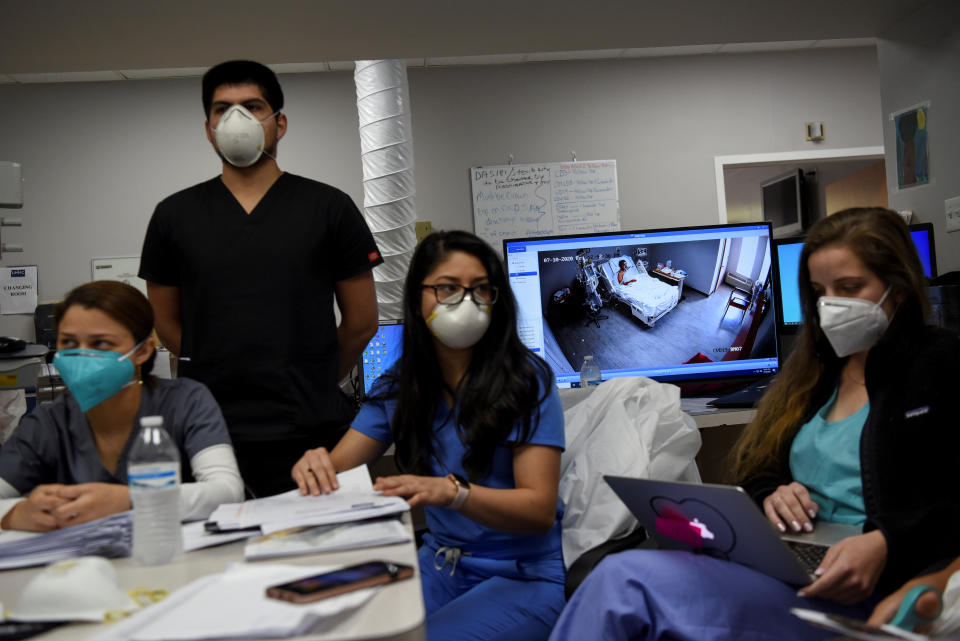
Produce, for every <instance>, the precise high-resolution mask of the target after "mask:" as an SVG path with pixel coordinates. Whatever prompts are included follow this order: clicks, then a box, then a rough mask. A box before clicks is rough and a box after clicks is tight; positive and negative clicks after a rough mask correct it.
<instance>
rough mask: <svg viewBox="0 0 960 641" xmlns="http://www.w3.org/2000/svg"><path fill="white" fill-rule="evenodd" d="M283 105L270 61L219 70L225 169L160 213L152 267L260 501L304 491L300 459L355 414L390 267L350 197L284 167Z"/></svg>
mask: <svg viewBox="0 0 960 641" xmlns="http://www.w3.org/2000/svg"><path fill="white" fill-rule="evenodd" d="M282 108H283V91H282V90H281V88H280V83H279V82H278V81H277V77H276V75H274V73H273V72H272V71H271V70H270V69H268V68H267V67H265V66H263V65H261V64H259V63H256V62H249V61H240V60H238V61H231V62H224V63H222V64H219V65H217V66H215V67H213V68H211V69H210V70H208V71H207V73H206V74H205V75H204V77H203V109H204V113H205V115H206V118H207V120H206V132H207V139H208V140H209V141H210V142H211V144H212V145H213V148H214V150H215V151H216V152H217V154H218V155H219V156H220V158H221V160H222V161H223V173H222V174H221V175H220V176H217V177H216V178H213V179H211V180H208V181H206V182H202V183H200V184H198V185H195V186H193V187H190V188H188V189H185V190H183V191H180V192H178V193H176V194H174V195H172V196H170V197H168V198H166V199H165V200H163V201H162V202H161V203H160V204H159V205H157V208H156V210H155V211H154V213H153V217H152V218H151V220H150V225H149V227H148V228H147V234H146V239H145V240H144V243H143V252H142V254H141V262H140V277H141V278H143V279H144V280H146V281H147V293H148V295H149V298H150V303H151V304H152V305H153V309H154V313H155V315H156V328H157V334H158V335H159V336H160V340H161V341H162V342H163V344H164V345H166V347H167V348H168V349H169V350H170V351H171V352H173V353H174V354H176V355H177V356H179V357H180V361H179V366H178V375H179V376H186V377H190V378H193V379H196V380H198V381H201V382H203V383H205V384H206V385H207V386H208V387H209V388H210V391H211V392H213V395H214V397H215V398H216V399H217V401H218V402H219V403H220V407H221V409H222V410H223V414H224V417H225V418H226V421H227V426H228V427H229V430H230V436H231V437H232V439H233V445H234V448H235V449H236V453H237V460H238V463H239V465H240V473H241V474H242V475H243V479H244V481H245V483H246V485H247V488H248V489H249V490H250V492H251V493H252V494H253V495H254V496H268V495H271V494H275V493H277V492H281V491H284V490H286V489H290V488H293V487H295V485H294V483H293V481H292V480H291V478H290V469H291V468H292V467H293V464H294V463H295V462H296V461H297V459H298V458H299V457H300V456H301V455H302V454H303V452H305V451H306V450H307V449H310V448H315V447H318V446H321V445H322V446H325V447H327V448H328V449H332V448H333V446H334V445H335V444H336V443H337V441H338V440H339V439H340V436H341V434H342V433H343V432H344V430H345V429H346V427H347V425H348V424H349V422H350V421H351V420H352V418H353V408H352V406H351V404H350V402H349V401H348V399H347V398H346V396H345V395H344V394H343V393H342V392H341V391H340V388H339V386H338V381H340V380H341V379H342V378H343V377H344V376H345V375H346V374H347V373H348V372H349V370H350V368H351V367H352V366H353V364H354V363H355V362H356V360H357V358H358V357H359V355H360V353H361V351H362V350H363V348H364V346H365V345H366V343H367V341H369V340H370V338H371V337H372V336H373V335H374V333H375V332H376V329H377V300H376V293H375V290H374V284H373V274H372V269H373V267H375V266H376V265H379V264H380V263H382V262H383V260H382V258H381V257H380V253H379V251H378V250H377V246H376V244H375V243H374V240H373V236H372V235H371V234H370V230H369V229H368V228H367V225H366V223H365V221H364V220H363V217H362V216H361V215H360V212H359V211H358V210H357V207H356V205H354V204H353V201H351V200H350V197H349V196H347V195H346V194H344V193H343V192H342V191H340V190H338V189H336V188H334V187H331V186H329V185H325V184H323V183H320V182H316V181H314V180H309V179H307V178H302V177H300V176H295V175H293V174H289V173H285V172H283V171H281V170H280V168H279V167H278V166H277V160H276V157H277V143H278V142H279V141H280V139H281V138H283V135H284V133H286V130H287V118H286V116H285V115H284V114H283V113H282V112H281V109H282ZM334 299H336V303H337V306H338V307H339V309H340V316H341V322H340V326H339V327H337V325H336V320H335V318H334V311H333V303H334Z"/></svg>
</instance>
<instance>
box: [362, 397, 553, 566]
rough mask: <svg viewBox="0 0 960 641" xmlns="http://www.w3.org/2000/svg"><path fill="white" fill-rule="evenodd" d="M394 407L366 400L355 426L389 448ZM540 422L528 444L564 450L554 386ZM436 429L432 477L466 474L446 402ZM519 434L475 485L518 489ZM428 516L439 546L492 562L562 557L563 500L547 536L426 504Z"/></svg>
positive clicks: (498, 451)
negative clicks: (515, 466) (482, 521)
mask: <svg viewBox="0 0 960 641" xmlns="http://www.w3.org/2000/svg"><path fill="white" fill-rule="evenodd" d="M383 380H384V379H383V378H381V379H380V381H383ZM377 387H381V384H380V382H379V381H378V385H375V387H374V389H373V390H372V391H371V393H372V394H373V395H377V394H378V393H382V392H383V391H384V390H383V389H377ZM395 408H396V400H394V399H388V400H385V401H384V400H368V401H367V402H366V403H364V405H363V407H361V408H360V412H359V413H358V414H357V417H356V419H354V421H353V425H352V427H353V429H355V430H357V431H358V432H361V433H362V434H365V435H366V436H369V437H370V438H373V439H376V440H378V441H380V442H382V443H387V444H389V443H391V442H392V441H393V434H392V433H391V431H390V422H391V419H392V417H393V413H394V409H395ZM537 419H538V417H537V416H536V415H534V417H533V421H534V424H533V433H532V436H531V438H530V440H529V441H527V442H526V443H525V444H529V445H546V446H550V447H556V448H559V449H560V450H563V449H564V445H565V442H564V433H563V408H562V406H561V405H560V396H559V394H558V393H557V389H556V387H555V386H553V385H550V391H549V394H548V395H547V397H546V399H544V401H543V402H542V403H541V404H540V413H539V420H537ZM433 429H434V432H435V434H436V439H437V452H436V453H437V458H435V459H434V460H432V461H431V462H430V469H431V473H432V474H433V475H435V476H447V475H448V474H450V473H451V472H453V473H454V474H459V475H461V476H466V472H465V471H464V469H463V464H462V460H463V456H464V454H465V453H466V447H465V446H464V444H463V442H462V441H461V440H460V435H459V434H458V433H457V429H456V427H455V426H454V424H453V416H452V412H451V410H450V408H449V407H448V406H447V404H446V402H445V401H444V400H443V399H442V398H441V399H439V400H438V403H437V415H436V418H435V420H434V424H433ZM519 430H520V426H519V425H517V426H515V427H514V431H513V432H512V433H511V434H510V435H509V436H508V437H507V439H506V440H504V441H503V442H502V443H501V444H500V446H498V447H497V449H496V451H495V453H494V456H493V465H492V466H491V468H490V472H489V473H488V474H487V475H486V476H485V477H484V478H482V479H480V480H478V481H477V485H481V486H484V487H491V488H503V489H512V488H514V487H516V484H515V482H514V478H513V448H512V445H513V444H514V443H516V442H517V440H518V439H519ZM437 459H440V460H437ZM425 512H426V516H427V525H428V526H429V528H430V532H431V533H432V534H433V536H434V537H436V541H437V544H438V545H442V546H449V547H458V548H461V549H463V551H464V552H470V553H471V554H472V555H474V556H480V557H485V558H491V559H536V558H542V557H544V556H550V555H559V554H560V552H561V543H560V522H561V520H562V519H563V504H562V503H561V502H560V501H559V499H558V500H557V516H556V519H555V520H554V523H553V528H552V529H551V530H550V531H549V532H548V533H547V534H543V535H533V534H512V533H508V532H501V531H499V530H494V529H491V528H488V527H486V526H483V525H480V524H479V523H477V522H476V521H474V520H473V519H470V518H468V517H466V516H464V515H462V514H460V513H459V512H455V511H453V510H449V509H447V508H442V507H433V506H426V507H425Z"/></svg>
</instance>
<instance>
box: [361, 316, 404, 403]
mask: <svg viewBox="0 0 960 641" xmlns="http://www.w3.org/2000/svg"><path fill="white" fill-rule="evenodd" d="M402 347H403V323H401V322H400V321H380V325H379V327H377V333H376V334H374V336H373V338H371V339H370V342H369V343H367V346H366V347H365V348H364V349H363V354H362V355H361V356H360V377H361V380H363V394H364V396H369V394H370V388H371V387H373V384H374V382H375V381H376V380H377V379H378V378H379V377H380V375H381V374H383V373H384V372H385V371H387V370H388V369H390V366H391V365H393V364H394V363H395V362H397V359H398V358H400V351H401V348H402Z"/></svg>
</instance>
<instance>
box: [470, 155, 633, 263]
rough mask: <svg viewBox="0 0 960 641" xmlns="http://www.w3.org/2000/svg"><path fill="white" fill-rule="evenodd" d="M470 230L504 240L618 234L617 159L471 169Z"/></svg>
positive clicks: (496, 241) (496, 240) (493, 242)
mask: <svg viewBox="0 0 960 641" xmlns="http://www.w3.org/2000/svg"><path fill="white" fill-rule="evenodd" d="M470 182H471V186H472V189H473V229H474V231H475V232H476V234H477V235H478V236H480V237H481V238H483V239H484V240H486V241H487V242H488V243H490V244H491V245H493V246H494V247H496V248H498V249H499V248H500V247H501V246H502V241H503V239H504V238H527V237H530V236H558V235H564V234H579V233H584V232H588V233H589V232H600V231H619V229H620V195H619V190H618V188H617V161H616V160H586V161H582V162H555V163H531V164H526V165H491V166H485V167H473V168H471V170H470Z"/></svg>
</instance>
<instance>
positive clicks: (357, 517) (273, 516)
mask: <svg viewBox="0 0 960 641" xmlns="http://www.w3.org/2000/svg"><path fill="white" fill-rule="evenodd" d="M337 482H338V483H339V485H340V489H338V490H337V491H336V492H333V493H331V494H325V495H321V496H301V495H300V491H299V490H290V491H289V492H285V493H283V494H278V495H276V496H270V497H267V498H264V499H254V500H253V501H246V502H244V503H226V504H224V505H221V506H220V507H218V508H217V509H216V510H214V512H213V514H211V515H210V519H209V520H210V521H212V522H214V523H216V525H217V527H218V528H219V529H220V530H239V529H244V528H249V527H257V526H259V527H260V529H261V531H262V532H263V533H264V534H272V533H274V532H279V531H281V530H289V529H291V528H296V527H303V526H308V525H330V524H333V523H349V522H351V521H362V520H365V519H372V518H376V517H381V516H388V515H391V514H399V513H401V512H406V511H407V510H409V509H410V506H409V505H408V504H407V502H406V501H405V500H403V499H402V498H400V497H399V496H382V495H380V494H378V493H377V492H374V490H373V483H371V481H370V473H369V472H368V471H367V466H366V465H361V466H360V467H355V468H353V469H352V470H347V471H346V472H341V473H339V474H337Z"/></svg>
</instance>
